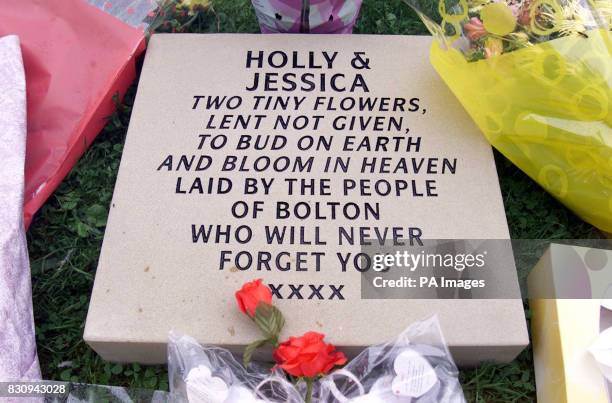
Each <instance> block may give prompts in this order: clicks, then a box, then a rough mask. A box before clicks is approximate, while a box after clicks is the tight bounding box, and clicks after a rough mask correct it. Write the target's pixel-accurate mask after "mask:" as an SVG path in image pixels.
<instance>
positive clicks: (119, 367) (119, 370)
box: [111, 364, 123, 375]
mask: <svg viewBox="0 0 612 403" xmlns="http://www.w3.org/2000/svg"><path fill="white" fill-rule="evenodd" d="M111 372H112V373H113V374H114V375H119V374H120V373H122V372H123V366H122V365H121V364H115V365H113V367H112V368H111Z"/></svg>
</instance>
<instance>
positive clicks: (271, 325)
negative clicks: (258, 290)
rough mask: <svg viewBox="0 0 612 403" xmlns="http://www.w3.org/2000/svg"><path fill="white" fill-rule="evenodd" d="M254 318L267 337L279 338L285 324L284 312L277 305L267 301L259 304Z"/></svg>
mask: <svg viewBox="0 0 612 403" xmlns="http://www.w3.org/2000/svg"><path fill="white" fill-rule="evenodd" d="M253 320H254V321H255V324H256V325H257V327H259V330H261V331H262V333H263V334H264V336H265V337H266V339H277V338H278V335H279V334H280V332H281V330H282V329H283V326H285V318H284V317H283V313H282V312H281V311H280V310H279V309H278V308H276V307H275V306H273V305H269V304H266V303H260V304H259V305H257V309H255V316H254V317H253Z"/></svg>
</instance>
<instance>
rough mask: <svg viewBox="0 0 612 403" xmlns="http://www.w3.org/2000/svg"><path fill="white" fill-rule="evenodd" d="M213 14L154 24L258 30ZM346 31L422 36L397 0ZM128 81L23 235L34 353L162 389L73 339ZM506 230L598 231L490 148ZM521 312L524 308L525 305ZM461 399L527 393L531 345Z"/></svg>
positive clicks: (529, 397)
mask: <svg viewBox="0 0 612 403" xmlns="http://www.w3.org/2000/svg"><path fill="white" fill-rule="evenodd" d="M213 4H214V12H212V11H209V12H206V13H205V14H203V15H201V16H199V17H197V18H196V19H195V20H194V21H192V23H191V25H189V26H188V27H184V26H182V24H183V23H184V21H183V20H179V21H176V22H174V23H171V24H166V25H162V26H160V27H159V28H158V30H160V31H172V30H179V31H187V32H219V31H220V32H258V25H257V21H256V18H255V15H254V12H253V11H252V8H251V6H250V2H249V1H247V0H224V1H216V2H214V3H213ZM355 32H356V33H372V34H425V33H426V31H425V29H424V27H423V25H422V24H421V22H420V21H419V20H418V18H417V17H416V15H415V14H414V12H413V11H412V10H411V9H410V8H409V7H407V6H406V5H405V4H404V3H402V2H401V1H399V0H365V2H364V4H363V7H362V11H361V17H360V19H359V21H358V23H357V25H356V27H355ZM134 94H135V85H134V86H132V88H131V89H130V90H129V92H128V94H127V96H126V97H125V99H124V100H123V103H122V104H121V105H120V106H119V107H118V110H117V112H116V113H115V114H114V115H113V116H112V117H111V118H110V119H109V122H108V124H107V126H106V127H105V128H104V130H103V132H102V133H101V134H100V135H99V137H98V139H97V140H96V141H95V143H94V144H93V145H92V147H91V148H90V149H89V150H88V151H87V152H86V154H85V155H84V156H83V157H82V158H81V160H80V161H79V162H78V164H77V165H76V167H75V168H74V169H73V170H72V172H71V173H70V174H69V175H68V177H67V178H66V179H65V180H64V181H63V183H62V184H61V185H60V187H59V188H58V189H57V191H56V192H55V193H54V195H53V196H52V197H51V198H50V199H49V200H48V201H47V203H46V204H45V205H44V206H43V208H42V209H41V211H40V213H39V214H38V215H37V216H36V218H35V220H34V222H33V224H32V226H31V229H30V231H29V233H28V243H29V250H30V260H31V265H32V276H33V295H34V315H35V321H36V334H37V343H38V353H39V358H40V363H41V368H42V372H43V376H44V378H46V379H54V380H64V381H74V382H87V383H97V384H111V385H122V386H130V387H143V388H157V389H167V387H168V381H167V373H166V368H165V367H163V366H140V365H137V364H126V365H121V364H112V363H106V362H104V361H103V360H101V359H100V358H99V357H98V356H97V355H96V354H95V353H94V352H93V351H92V350H91V349H89V348H88V347H87V346H86V345H85V344H84V342H83V340H82V333H83V326H84V321H85V316H86V313H87V306H88V302H89V295H90V292H91V287H92V284H93V279H94V275H95V269H96V264H97V260H98V254H99V251H100V246H101V243H102V237H103V233H104V226H105V223H106V215H107V212H108V207H109V203H110V200H111V196H112V191H113V186H114V182H115V178H116V175H117V169H118V166H119V160H120V158H121V151H122V147H123V142H124V139H125V132H126V129H127V126H128V122H129V118H130V113H131V107H132V104H133V99H134ZM496 160H497V166H498V171H499V176H500V182H501V188H502V193H503V197H504V202H505V207H506V214H507V217H508V224H509V226H510V232H511V235H512V237H513V238H523V239H530V238H547V239H563V238H567V239H571V238H584V237H597V236H598V235H599V234H598V233H597V231H596V230H594V229H593V228H592V227H591V226H589V225H588V224H585V223H583V222H582V221H581V220H580V219H578V218H577V217H576V216H574V215H573V214H572V213H571V212H570V211H568V210H567V209H566V208H565V207H563V206H562V205H560V204H559V203H557V202H556V201H555V200H554V199H553V198H552V197H550V196H549V195H548V194H547V193H545V192H544V191H543V190H542V189H541V188H540V187H539V186H538V185H536V184H535V183H534V182H533V181H531V180H530V179H529V178H528V177H527V176H525V175H524V174H523V173H522V172H521V171H519V170H518V169H516V168H515V167H514V166H513V165H512V164H510V163H509V162H508V161H507V160H505V159H504V158H503V157H502V156H500V155H498V154H497V155H496ZM527 313H528V311H527ZM461 381H462V384H463V387H464V391H465V393H466V397H467V398H468V401H470V402H529V401H535V383H534V373H533V365H532V358H531V350H529V349H527V350H525V351H524V352H523V353H522V354H521V355H520V356H519V357H518V358H517V359H516V360H515V361H514V362H512V363H510V364H507V365H492V364H485V365H482V366H480V367H479V368H476V369H473V370H469V371H462V373H461Z"/></svg>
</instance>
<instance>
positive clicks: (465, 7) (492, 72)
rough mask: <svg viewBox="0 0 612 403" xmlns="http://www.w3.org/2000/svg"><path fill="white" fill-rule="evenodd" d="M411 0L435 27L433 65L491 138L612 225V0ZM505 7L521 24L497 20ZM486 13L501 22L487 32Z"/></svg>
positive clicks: (564, 196) (602, 223)
mask: <svg viewBox="0 0 612 403" xmlns="http://www.w3.org/2000/svg"><path fill="white" fill-rule="evenodd" d="M408 3H409V4H410V5H411V6H413V8H415V9H416V10H417V13H418V14H419V16H420V17H421V18H422V19H423V21H424V22H425V24H426V25H427V27H428V29H429V30H430V31H431V33H432V34H433V35H434V37H435V41H434V44H433V45H432V48H431V54H430V56H431V62H432V64H433V66H434V68H435V69H436V70H437V72H438V73H439V75H440V76H441V77H442V79H443V80H444V81H445V82H446V84H447V85H448V86H449V87H450V89H451V90H452V91H453V93H454V94H455V96H456V97H457V98H458V99H459V101H460V102H461V103H462V105H463V106H464V108H465V109H466V110H467V112H468V113H469V114H470V116H471V117H472V118H473V119H474V121H475V122H476V123H477V125H478V127H479V128H480V129H481V130H482V132H483V133H484V135H485V136H486V137H487V139H488V141H489V142H490V143H491V144H492V145H493V146H494V147H495V148H496V149H497V150H499V151H500V152H501V153H502V154H503V155H504V156H506V158H508V159H509V160H510V161H512V162H513V163H514V164H515V165H516V166H518V167H519V168H520V169H521V170H523V171H524V172H525V173H526V174H527V175H529V176H530V177H531V178H532V179H533V180H535V181H536V182H538V183H539V184H540V185H541V186H542V187H543V188H544V189H546V190H547V191H548V192H549V193H550V194H552V195H553V196H554V197H556V198H557V199H558V200H559V201H561V202H562V203H563V204H565V205H566V206H567V207H568V208H570V209H571V210H573V211H574V212H575V213H576V214H578V215H579V216H580V217H582V218H583V219H584V220H586V221H587V222H589V223H591V224H593V225H594V226H596V227H598V228H600V229H602V230H604V231H606V232H612V128H611V126H612V114H611V112H610V111H611V103H612V90H611V85H612V37H611V33H610V31H609V23H610V19H611V16H612V4H610V3H609V2H607V1H594V2H586V1H581V0H529V1H528V0H522V1H520V0H508V1H507V2H506V0H501V1H489V0H457V1H452V0H451V1H449V0H447V1H445V0H441V2H440V3H438V2H437V0H435V1H433V2H431V1H429V2H428V1H427V0H422V1H419V0H412V1H411V0H409V1H408ZM495 3H496V5H492V4H495ZM500 3H502V5H500ZM506 6H507V7H508V9H509V10H510V12H508V13H505V7H506ZM486 7H490V10H488V11H484V10H485V8H486ZM490 11H493V12H490ZM500 11H501V12H500ZM487 12H488V14H487ZM496 12H497V14H496ZM511 12H512V13H513V14H511ZM511 15H512V16H513V17H514V18H516V19H517V21H513V20H512V17H510V16H511ZM476 16H478V17H476ZM485 17H488V21H487V19H486V18H485ZM506 17H507V18H508V20H510V26H511V24H512V23H514V24H515V25H514V31H513V32H507V31H509V29H508V28H504V27H503V25H504V23H505V22H504V21H496V20H495V19H496V18H500V19H502V20H503V19H504V18H506ZM487 22H488V25H489V30H490V31H496V30H498V29H501V32H496V33H491V32H488V31H487ZM483 23H484V24H483ZM500 25H501V26H502V27H501V28H499V26H500ZM504 30H505V31H504ZM470 39H471V40H470ZM474 39H475V40H474ZM496 43H497V44H498V45H497V47H496V46H495V45H496ZM483 51H484V52H483ZM478 52H481V53H480V54H478ZM479 56H481V57H479Z"/></svg>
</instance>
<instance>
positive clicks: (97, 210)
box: [85, 204, 106, 227]
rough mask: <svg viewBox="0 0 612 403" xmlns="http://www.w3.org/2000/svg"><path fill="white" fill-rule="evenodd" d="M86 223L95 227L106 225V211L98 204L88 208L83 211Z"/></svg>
mask: <svg viewBox="0 0 612 403" xmlns="http://www.w3.org/2000/svg"><path fill="white" fill-rule="evenodd" d="M85 214H86V215H87V221H88V222H90V223H91V224H93V225H94V226H96V227H103V226H104V225H106V209H105V208H104V207H102V206H101V205H99V204H94V205H92V206H89V207H88V208H87V210H86V211H85Z"/></svg>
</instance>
